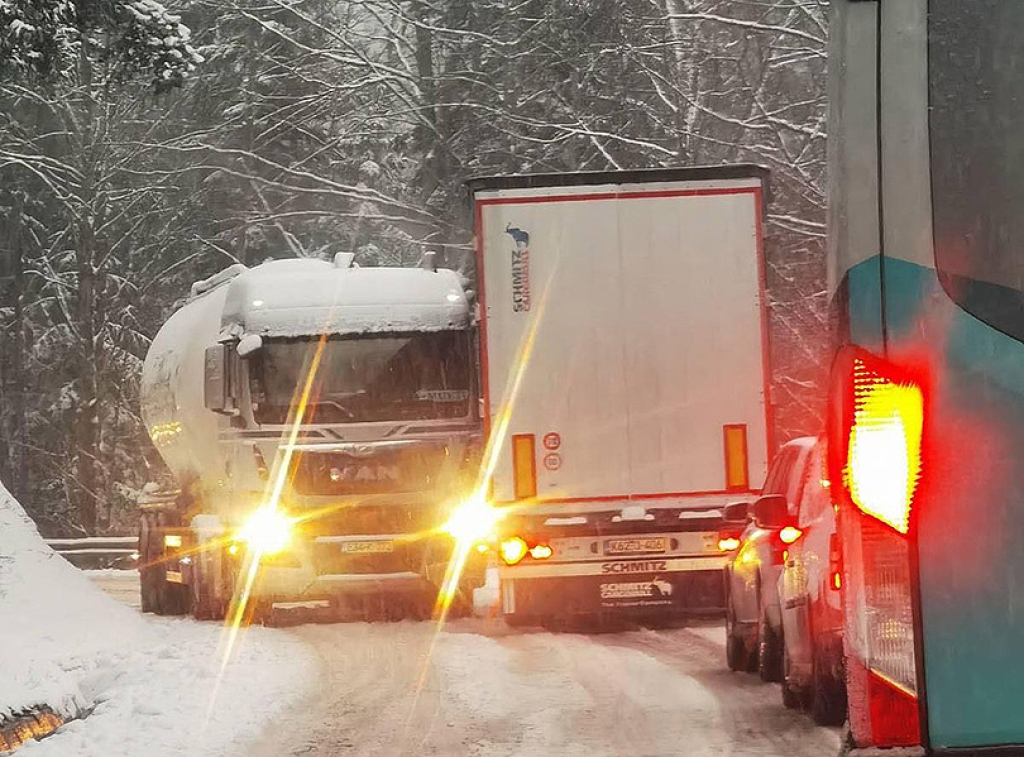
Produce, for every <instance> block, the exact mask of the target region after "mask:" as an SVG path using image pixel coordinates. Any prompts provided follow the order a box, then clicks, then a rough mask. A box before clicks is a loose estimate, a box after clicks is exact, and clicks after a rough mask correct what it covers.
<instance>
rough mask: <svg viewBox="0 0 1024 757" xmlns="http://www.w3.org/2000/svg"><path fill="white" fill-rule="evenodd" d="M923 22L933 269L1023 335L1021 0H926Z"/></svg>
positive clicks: (956, 292)
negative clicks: (926, 40)
mask: <svg viewBox="0 0 1024 757" xmlns="http://www.w3.org/2000/svg"><path fill="white" fill-rule="evenodd" d="M928 24H929V29H928V39H929V43H928V45H929V47H928V60H929V63H928V65H929V73H928V78H929V82H928V87H929V100H930V105H931V109H930V112H931V115H930V125H929V129H930V139H931V169H932V206H933V215H934V232H935V262H936V267H937V268H938V271H939V278H940V280H941V281H942V284H943V287H944V288H945V289H946V291H947V292H948V293H949V295H950V296H951V297H952V298H953V299H954V300H955V301H956V302H957V304H959V305H960V306H961V307H963V308H964V309H965V310H967V311H968V312H969V313H971V314H972V315H974V316H975V317H977V318H979V319H981V320H983V321H985V322H986V323H988V324H990V325H991V326H994V327H995V328H997V329H999V330H1000V331H1003V332H1005V333H1007V334H1009V335H1010V336H1013V337H1014V338H1016V339H1018V340H1022V341H1024V85H1022V82H1024V45H1022V44H1021V40H1022V39H1024V2H1020V0H971V2H964V0H931V2H930V3H929V11H928Z"/></svg>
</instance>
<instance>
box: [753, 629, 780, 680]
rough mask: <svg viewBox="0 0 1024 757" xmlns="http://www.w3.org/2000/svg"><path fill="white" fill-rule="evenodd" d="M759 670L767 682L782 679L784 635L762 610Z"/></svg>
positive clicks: (759, 630) (758, 636)
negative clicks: (774, 627)
mask: <svg viewBox="0 0 1024 757" xmlns="http://www.w3.org/2000/svg"><path fill="white" fill-rule="evenodd" d="M757 638H758V650H757V672H758V674H759V675H760V676H761V680H762V681H765V682H766V683H777V682H779V681H781V680H782V662H783V661H782V655H783V648H782V636H781V634H779V633H778V632H776V631H775V630H774V629H773V628H772V626H771V623H769V622H768V618H767V617H766V616H765V615H764V613H763V612H762V614H761V623H760V627H759V628H758V634H757Z"/></svg>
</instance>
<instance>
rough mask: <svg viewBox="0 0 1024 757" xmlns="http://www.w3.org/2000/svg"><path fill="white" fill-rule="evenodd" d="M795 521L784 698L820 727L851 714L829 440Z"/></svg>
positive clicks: (785, 616) (785, 618)
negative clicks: (829, 473) (828, 469)
mask: <svg viewBox="0 0 1024 757" xmlns="http://www.w3.org/2000/svg"><path fill="white" fill-rule="evenodd" d="M794 522H795V529H796V530H797V531H798V532H799V533H798V534H797V536H796V539H795V540H794V541H793V543H792V544H791V545H790V546H789V549H788V554H787V556H786V560H785V563H784V565H783V572H782V578H781V579H780V581H779V594H780V596H781V599H782V626H783V629H784V632H785V633H784V640H785V648H784V652H783V673H784V676H783V681H782V701H783V703H784V704H785V705H786V706H787V707H797V706H801V705H807V706H809V707H810V710H811V715H812V717H813V718H814V720H815V722H816V723H818V724H819V725H841V724H842V722H843V720H844V719H845V718H846V684H845V677H844V674H843V672H844V671H843V613H842V606H841V604H840V595H839V589H840V588H841V586H842V574H841V572H840V568H839V544H838V538H837V536H836V511H835V508H834V507H833V506H832V497H831V496H830V488H829V483H828V479H827V476H826V475H825V443H824V440H821V441H819V443H818V444H817V445H816V446H815V447H814V451H813V453H812V454H811V458H810V470H809V471H808V477H807V482H806V484H805V485H804V488H803V496H802V497H801V498H800V503H799V507H798V509H797V513H796V519H795V521H794Z"/></svg>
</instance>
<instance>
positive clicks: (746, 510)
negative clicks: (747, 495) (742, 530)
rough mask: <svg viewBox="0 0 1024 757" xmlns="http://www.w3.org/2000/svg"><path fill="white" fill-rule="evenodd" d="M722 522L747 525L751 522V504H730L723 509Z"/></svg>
mask: <svg viewBox="0 0 1024 757" xmlns="http://www.w3.org/2000/svg"><path fill="white" fill-rule="evenodd" d="M722 520H724V521H725V522H726V523H747V522H749V521H750V503H749V502H730V503H729V504H728V505H726V506H725V507H723V508H722Z"/></svg>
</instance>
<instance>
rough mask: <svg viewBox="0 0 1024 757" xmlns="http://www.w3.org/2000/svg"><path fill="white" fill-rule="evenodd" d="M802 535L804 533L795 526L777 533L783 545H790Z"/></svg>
mask: <svg viewBox="0 0 1024 757" xmlns="http://www.w3.org/2000/svg"><path fill="white" fill-rule="evenodd" d="M803 535H804V532H803V531H801V530H800V529H799V528H797V527H796V526H786V527H785V528H783V529H781V530H780V531H779V540H780V541H781V542H782V543H783V544H792V543H793V542H795V541H796V540H797V539H799V538H800V537H801V536H803Z"/></svg>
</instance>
